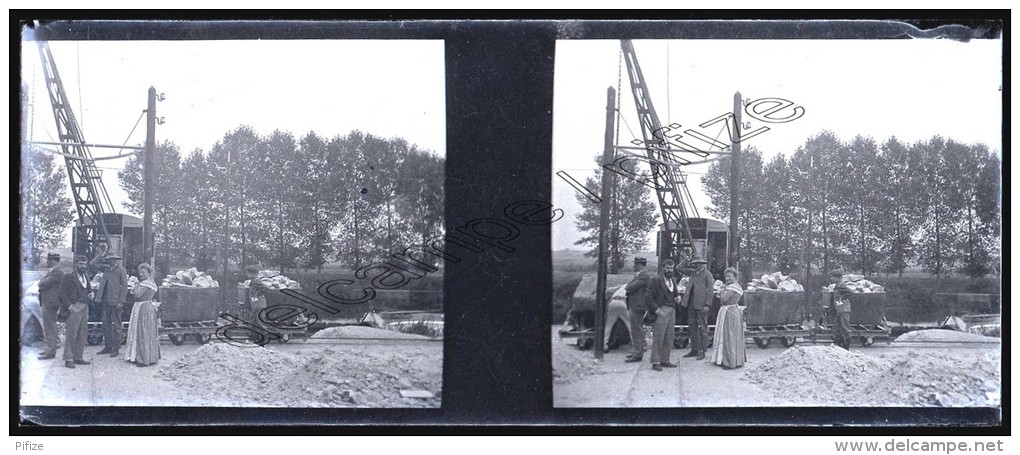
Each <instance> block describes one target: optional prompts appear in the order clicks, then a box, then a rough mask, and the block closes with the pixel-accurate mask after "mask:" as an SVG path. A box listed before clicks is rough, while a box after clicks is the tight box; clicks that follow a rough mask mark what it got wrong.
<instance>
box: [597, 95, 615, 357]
mask: <svg viewBox="0 0 1020 455" xmlns="http://www.w3.org/2000/svg"><path fill="white" fill-rule="evenodd" d="M607 92H608V93H607V94H606V144H605V148H604V149H602V164H610V163H612V162H613V155H614V154H615V151H616V148H615V147H614V146H613V145H614V144H613V142H614V141H613V117H614V115H615V114H616V90H614V89H613V88H612V87H609V90H608V91H607ZM613 174H614V173H613V172H609V171H608V170H606V169H603V170H602V202H600V203H599V265H598V272H597V273H598V275H597V277H596V284H595V344H594V348H595V358H596V359H602V354H603V352H602V351H603V349H602V348H603V347H604V346H605V343H606V341H605V340H606V333H605V332H606V327H605V325H606V278H607V277H606V265H607V262H608V259H609V258H608V257H607V256H608V252H607V251H606V246H607V245H606V244H607V243H608V237H609V211H610V210H611V208H612V206H613V202H612V199H613Z"/></svg>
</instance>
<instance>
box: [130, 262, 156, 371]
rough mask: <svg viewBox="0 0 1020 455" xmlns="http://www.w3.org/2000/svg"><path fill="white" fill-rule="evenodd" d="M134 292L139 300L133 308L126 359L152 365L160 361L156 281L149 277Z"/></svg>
mask: <svg viewBox="0 0 1020 455" xmlns="http://www.w3.org/2000/svg"><path fill="white" fill-rule="evenodd" d="M133 294H134V296H135V299H136V300H137V302H135V306H134V307H132V308H131V322H130V323H129V324H128V339H127V354H125V355H124V360H127V361H128V362H134V363H137V364H139V365H152V364H154V363H156V362H157V361H159V320H158V316H157V314H156V305H155V304H154V303H153V302H152V297H153V296H154V295H155V294H156V282H154V281H152V279H151V278H149V279H146V280H145V281H142V282H140V283H138V284H137V285H136V286H135V289H134V291H133Z"/></svg>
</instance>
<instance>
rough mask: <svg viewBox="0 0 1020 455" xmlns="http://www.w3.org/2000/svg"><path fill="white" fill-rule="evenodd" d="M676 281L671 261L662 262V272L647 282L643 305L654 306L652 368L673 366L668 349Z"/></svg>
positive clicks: (671, 330)
mask: <svg viewBox="0 0 1020 455" xmlns="http://www.w3.org/2000/svg"><path fill="white" fill-rule="evenodd" d="M676 287H677V283H676V279H675V278H674V277H673V261H671V260H669V259H667V260H665V261H663V262H662V274H661V275H659V276H657V277H655V278H654V279H653V280H652V281H651V282H650V283H648V289H647V290H646V292H645V305H646V306H648V307H649V308H655V324H654V325H652V346H651V348H650V349H651V351H652V369H653V370H655V371H662V369H663V368H674V367H676V365H675V364H672V363H669V351H670V349H672V348H673V336H674V335H675V333H674V331H675V330H676V329H675V326H676V303H677V292H676V290H677V288H676Z"/></svg>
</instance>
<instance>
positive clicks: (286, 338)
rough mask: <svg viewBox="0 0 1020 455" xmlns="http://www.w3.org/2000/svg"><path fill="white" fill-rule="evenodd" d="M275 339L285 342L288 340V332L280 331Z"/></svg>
mask: <svg viewBox="0 0 1020 455" xmlns="http://www.w3.org/2000/svg"><path fill="white" fill-rule="evenodd" d="M277 341H279V342H280V343H286V342H288V341H290V334H289V333H281V334H280V338H279V339H278V340H277Z"/></svg>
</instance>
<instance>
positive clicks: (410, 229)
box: [18, 22, 446, 408]
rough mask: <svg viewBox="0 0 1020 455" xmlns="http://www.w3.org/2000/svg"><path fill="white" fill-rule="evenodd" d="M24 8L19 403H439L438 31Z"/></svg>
mask: <svg viewBox="0 0 1020 455" xmlns="http://www.w3.org/2000/svg"><path fill="white" fill-rule="evenodd" d="M62 25H69V26H70V27H72V28H74V27H78V28H82V27H86V28H87V27H89V26H90V24H89V23H87V22H77V23H76V22H70V23H63V24H62ZM133 26H134V27H135V29H136V31H137V32H145V28H146V24H144V23H141V24H134V25H133ZM333 26H334V27H335V26H336V24H333ZM45 27H46V25H45V24H43V25H41V26H39V25H38V24H37V26H24V27H22V29H21V43H20V44H21V61H20V78H21V93H20V100H21V101H20V102H21V130H20V134H21V148H20V151H19V152H20V170H19V172H20V201H19V212H20V213H19V220H20V239H21V242H20V245H19V246H20V254H21V261H20V269H21V270H20V276H21V280H20V281H21V282H20V289H21V292H20V295H19V299H20V314H21V321H20V324H19V327H20V337H19V340H20V356H19V359H18V362H19V363H18V366H19V372H20V378H19V379H20V396H19V397H18V400H19V405H20V406H33V407H35V406H89V407H106V406H134V407H163V406H166V407H189V406H201V407H269V408H272V407H297V408H352V407H355V408H438V407H440V406H441V403H442V383H443V378H442V373H443V314H444V313H443V285H442V282H443V268H444V264H443V261H442V260H441V258H440V256H438V255H437V254H435V253H434V251H438V250H430V249H429V247H427V246H428V245H433V248H438V247H435V246H434V245H435V242H434V241H433V239H436V238H441V236H442V235H443V230H444V223H443V216H444V207H445V193H444V189H443V183H444V174H445V157H446V94H445V66H444V65H445V63H444V62H445V60H444V46H443V41H442V40H431V39H286V40H283V39H280V40H274V39H217V40H196V39H190V38H189V39H179V38H178V39H174V40H158V39H154V40H150V39H145V40H125V41H122V40H106V39H104V40H73V39H67V38H61V39H49V38H48V37H47V35H46V33H41V32H45V30H44V29H45ZM206 27H215V24H210V25H206ZM347 35H356V33H348V34H347ZM135 36H146V37H149V36H152V34H149V33H135ZM143 264H144V265H143Z"/></svg>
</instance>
